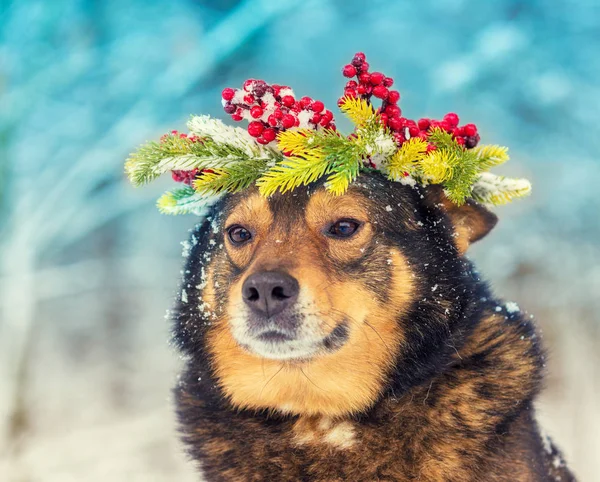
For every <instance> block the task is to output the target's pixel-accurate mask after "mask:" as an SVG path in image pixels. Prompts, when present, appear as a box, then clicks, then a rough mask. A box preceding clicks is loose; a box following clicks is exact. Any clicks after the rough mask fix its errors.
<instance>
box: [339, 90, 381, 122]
mask: <svg viewBox="0 0 600 482" xmlns="http://www.w3.org/2000/svg"><path fill="white" fill-rule="evenodd" d="M340 110H341V111H342V112H343V113H344V114H346V116H347V117H348V118H349V119H350V120H351V121H352V122H353V123H354V124H355V125H356V126H357V127H364V126H366V125H369V124H373V123H374V121H377V120H378V118H379V116H378V115H377V113H376V112H375V110H374V109H373V106H372V105H371V104H369V102H367V101H366V100H365V99H361V98H359V97H348V96H346V97H344V98H343V99H342V102H341V104H340Z"/></svg>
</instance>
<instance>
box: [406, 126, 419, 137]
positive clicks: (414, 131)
mask: <svg viewBox="0 0 600 482" xmlns="http://www.w3.org/2000/svg"><path fill="white" fill-rule="evenodd" d="M408 133H409V134H410V137H416V136H418V135H419V128H418V127H417V126H410V127H409V128H408Z"/></svg>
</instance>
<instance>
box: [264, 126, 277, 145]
mask: <svg viewBox="0 0 600 482" xmlns="http://www.w3.org/2000/svg"><path fill="white" fill-rule="evenodd" d="M262 136H263V139H265V140H266V141H267V142H271V141H273V140H275V137H276V136H277V133H276V132H275V129H265V130H264V131H263V133H262Z"/></svg>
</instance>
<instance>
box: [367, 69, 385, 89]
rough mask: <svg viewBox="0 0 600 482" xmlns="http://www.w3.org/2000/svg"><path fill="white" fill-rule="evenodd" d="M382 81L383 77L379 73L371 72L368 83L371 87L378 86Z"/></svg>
mask: <svg viewBox="0 0 600 482" xmlns="http://www.w3.org/2000/svg"><path fill="white" fill-rule="evenodd" d="M383 79H385V75H383V74H382V73H381V72H373V73H372V74H371V79H370V82H371V84H373V85H379V84H381V83H382V82H383ZM384 87H385V86H384Z"/></svg>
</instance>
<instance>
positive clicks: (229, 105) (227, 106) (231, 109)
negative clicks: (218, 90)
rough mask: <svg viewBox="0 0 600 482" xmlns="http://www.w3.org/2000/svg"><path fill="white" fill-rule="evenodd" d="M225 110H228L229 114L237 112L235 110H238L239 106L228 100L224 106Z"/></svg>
mask: <svg viewBox="0 0 600 482" xmlns="http://www.w3.org/2000/svg"><path fill="white" fill-rule="evenodd" d="M223 110H224V111H225V112H227V113H228V114H235V111H236V110H237V107H236V106H235V105H233V104H232V103H231V102H227V103H226V104H225V105H224V106H223Z"/></svg>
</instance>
